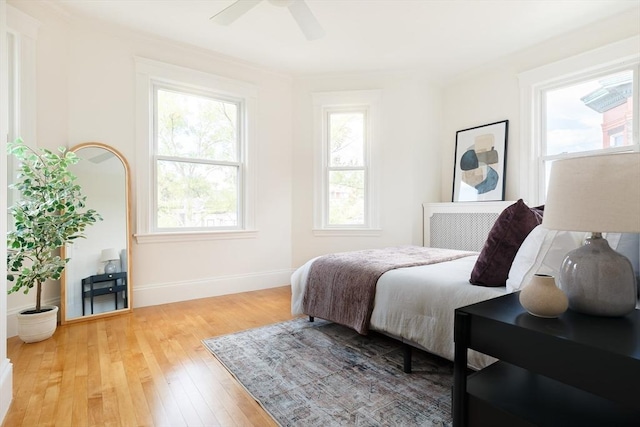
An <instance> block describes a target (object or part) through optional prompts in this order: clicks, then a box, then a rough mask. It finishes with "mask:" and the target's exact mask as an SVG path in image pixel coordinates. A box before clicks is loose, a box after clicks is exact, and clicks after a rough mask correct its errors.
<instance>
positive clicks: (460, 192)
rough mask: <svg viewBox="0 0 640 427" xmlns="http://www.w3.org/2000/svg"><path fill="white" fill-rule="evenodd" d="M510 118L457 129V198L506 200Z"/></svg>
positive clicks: (463, 200) (455, 189)
mask: <svg viewBox="0 0 640 427" xmlns="http://www.w3.org/2000/svg"><path fill="white" fill-rule="evenodd" d="M508 133H509V120H502V121H499V122H495V123H489V124H486V125H481V126H476V127H472V128H469V129H463V130H459V131H457V132H456V148H455V158H454V164H453V196H452V201H453V202H480V201H502V200H504V196H505V194H504V190H505V182H506V180H505V174H506V172H507V167H506V166H507V161H506V160H507V135H508Z"/></svg>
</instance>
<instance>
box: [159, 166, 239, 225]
mask: <svg viewBox="0 0 640 427" xmlns="http://www.w3.org/2000/svg"><path fill="white" fill-rule="evenodd" d="M157 173H158V176H157V182H158V186H157V191H158V194H157V200H158V216H157V218H158V228H193V227H237V226H238V190H237V188H238V168H237V167H235V166H217V165H204V164H196V163H188V162H171V161H159V162H158V172H157Z"/></svg>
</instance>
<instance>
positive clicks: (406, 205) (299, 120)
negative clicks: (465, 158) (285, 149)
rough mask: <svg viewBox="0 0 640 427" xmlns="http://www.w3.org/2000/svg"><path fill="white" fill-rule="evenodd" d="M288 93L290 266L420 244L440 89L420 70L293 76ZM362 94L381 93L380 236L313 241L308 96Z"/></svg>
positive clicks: (430, 197) (433, 188)
mask: <svg viewBox="0 0 640 427" xmlns="http://www.w3.org/2000/svg"><path fill="white" fill-rule="evenodd" d="M294 88H295V89H294V115H293V129H294V131H293V132H294V134H293V135H294V142H293V159H294V160H293V223H292V227H293V266H294V267H297V266H299V265H301V264H302V263H304V262H305V261H306V260H308V259H309V258H311V257H314V256H317V255H322V254H326V253H329V252H335V251H347V250H357V249H364V248H372V247H384V246H393V245H407V244H418V245H420V244H422V202H425V201H437V199H438V197H439V177H440V146H441V140H440V131H439V130H440V106H441V102H442V100H441V95H440V88H439V86H438V85H437V84H434V83H433V82H431V81H430V80H429V78H428V76H427V74H426V73H424V72H398V73H370V74H364V75H363V74H358V75H343V76H331V77H326V76H325V77H306V78H299V79H296V81H295V84H294ZM364 89H380V90H382V108H381V110H382V114H381V116H382V137H381V138H380V140H379V141H380V147H381V149H380V159H379V161H380V163H379V165H380V168H379V171H380V173H381V180H380V182H381V187H380V197H379V200H380V209H381V211H380V212H381V215H380V223H381V228H382V233H381V234H380V235H379V236H366V237H329V236H322V237H320V236H314V234H313V167H314V155H313V141H314V139H313V110H312V103H311V94H312V93H314V92H327V91H342V90H345V91H346V90H364Z"/></svg>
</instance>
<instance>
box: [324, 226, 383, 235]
mask: <svg viewBox="0 0 640 427" xmlns="http://www.w3.org/2000/svg"><path fill="white" fill-rule="evenodd" d="M313 235H314V236H317V237H376V236H381V235H382V229H380V228H363V229H357V228H349V229H338V228H336V229H329V228H315V229H313Z"/></svg>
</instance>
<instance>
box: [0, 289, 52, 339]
mask: <svg viewBox="0 0 640 427" xmlns="http://www.w3.org/2000/svg"><path fill="white" fill-rule="evenodd" d="M42 305H57V306H58V307H60V297H57V298H53V299H50V300H46V301H42ZM33 307H34V303H31V304H29V305H25V306H22V307H16V308H12V309H11V310H7V338H11V337H15V336H16V335H18V319H17V318H16V315H17V314H18V313H20V312H21V311H22V310H27V309H30V308H33ZM58 316H60V311H58ZM58 322H60V318H59V317H58Z"/></svg>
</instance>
